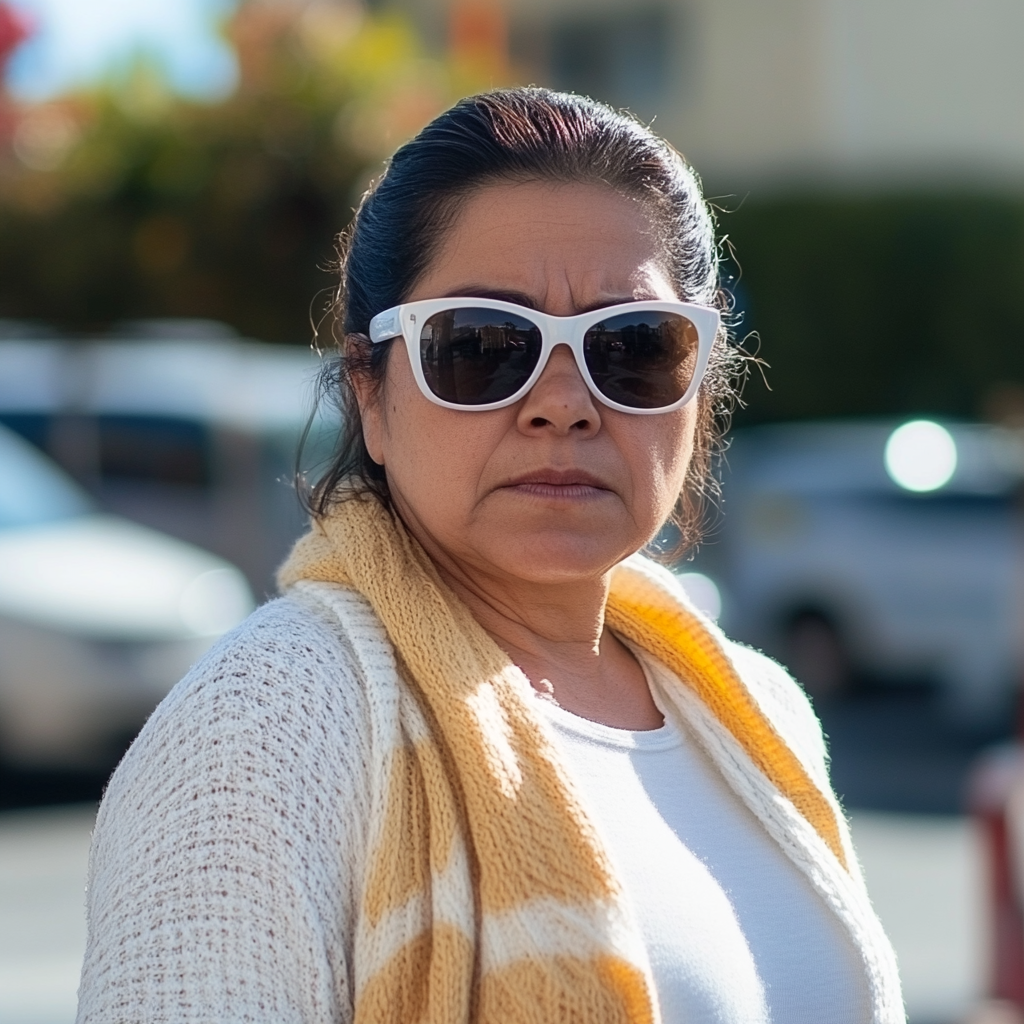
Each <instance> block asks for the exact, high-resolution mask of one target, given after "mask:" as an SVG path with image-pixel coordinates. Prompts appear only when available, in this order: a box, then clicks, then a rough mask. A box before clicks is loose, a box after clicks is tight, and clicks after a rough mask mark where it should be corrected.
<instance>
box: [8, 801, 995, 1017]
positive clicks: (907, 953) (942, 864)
mask: <svg viewBox="0 0 1024 1024" xmlns="http://www.w3.org/2000/svg"><path fill="white" fill-rule="evenodd" d="M93 813H94V807H93V805H91V804H85V805H76V806H71V807H58V808H45V809H39V810H28V811H7V812H4V813H3V814H0V1021H3V1022H4V1024H71V1022H72V1021H73V1020H74V1016H75V990H76V987H77V985H78V968H79V963H80V961H81V957H82V950H83V948H84V945H85V922H84V918H83V909H82V908H83V900H84V891H83V890H84V884H85V872H86V863H87V859H88V850H89V831H90V829H91V827H92V820H93ZM854 836H855V839H856V842H857V846H858V849H859V851H860V854H861V859H862V861H863V863H864V867H865V872H866V874H867V878H868V885H869V887H870V889H871V892H872V895H873V897H874V900H875V905H876V906H877V908H878V912H879V914H880V915H881V917H882V920H883V921H884V922H885V925H886V927H887V929H888V931H889V934H890V935H891V936H892V939H893V942H894V943H895V945H896V949H897V953H898V954H899V957H900V964H901V969H902V972H903V979H904V985H905V991H906V995H907V1002H908V1006H909V1009H910V1013H911V1018H910V1019H911V1022H912V1024H950V1022H954V1021H958V1020H960V1019H961V1018H962V1017H963V1014H964V1013H965V1012H966V1010H967V1009H968V1008H969V1006H970V1005H971V1003H972V1002H973V1001H974V999H975V998H976V996H977V994H978V991H979V988H980V984H981V978H982V972H983V955H984V953H983V941H982V940H983V935H982V926H981V898H980V888H981V882H980V871H979V858H978V852H977V849H976V846H975V840H974V835H973V831H972V829H971V826H970V823H969V822H967V821H966V820H965V819H963V818H956V817H950V816H927V815H906V814H889V813H880V812H863V811H862V812H857V813H856V814H855V815H854Z"/></svg>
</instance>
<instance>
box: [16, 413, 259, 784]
mask: <svg viewBox="0 0 1024 1024" xmlns="http://www.w3.org/2000/svg"><path fill="white" fill-rule="evenodd" d="M252 607H253V598H252V593H251V591H250V589H249V586H248V584H247V582H246V580H245V577H244V576H243V575H242V573H241V572H240V571H239V570H238V569H237V568H235V567H234V566H233V565H231V564H229V563H228V562H226V561H224V560H223V559H221V558H217V557H215V556H214V555H212V554H209V553H208V552H206V551H203V550H201V549H199V548H196V547H193V546H192V545H190V544H185V543H183V542H182V541H179V540H175V539H174V538H171V537H168V536H166V535H164V534H162V533H158V532H156V531H154V530H151V529H148V528H146V527H143V526H140V525H138V524H136V523H132V522H129V521H128V520H126V519H122V518H119V517H116V516H111V515H107V514H102V513H100V512H98V511H97V510H96V507H95V506H94V504H93V502H92V501H91V499H90V498H89V497H88V496H87V495H86V494H85V493H84V492H83V491H82V490H81V489H80V488H79V487H78V486H77V485H76V484H75V483H74V482H73V481H72V480H70V479H69V478H68V477H67V476H66V475H65V474H64V473H63V472H61V471H60V470H59V469H58V467H57V466H55V465H54V464H53V463H52V462H51V461H50V460H49V459H47V458H45V457H44V456H43V455H42V454H40V453H39V451H38V450H37V449H35V448H34V447H33V446H31V445H30V444H28V443H27V442H26V441H24V440H22V439H21V438H20V437H18V436H17V435H16V434H14V433H12V432H11V431H9V430H7V429H5V428H3V427H0V759H2V760H3V761H5V762H7V763H12V764H16V765H19V766H22V767H47V768H57V767H59V768H85V767H105V766H108V765H109V762H110V759H111V758H112V757H115V756H116V755H117V754H118V753H119V751H120V750H121V749H123V746H124V743H125V741H126V740H128V739H130V738H131V736H132V735H134V733H135V732H136V731H137V729H138V728H139V726H140V725H141V724H142V722H143V721H144V720H145V718H146V716H147V715H148V714H149V712H150V711H151V710H152V709H153V707H154V706H155V705H156V704H157V702H158V701H159V700H160V699H161V698H162V697H163V696H164V694H166V693H167V691H168V690H169V689H170V688H171V687H172V686H173V685H174V684H175V683H176V682H177V681H178V680H179V679H180V678H181V677H182V675H184V673H185V672H186V671H187V670H188V668H189V666H190V665H191V664H192V663H193V662H194V661H195V660H196V658H198V656H199V655H200V654H202V652H203V651H204V650H206V648H207V647H208V646H209V645H210V644H211V643H212V642H213V640H214V639H215V638H216V637H217V636H219V635H220V634H222V633H224V632H225V631H226V630H228V629H230V628H231V627H232V626H234V625H236V624H237V623H238V622H240V621H241V620H242V619H243V618H244V617H245V616H246V615H247V614H248V613H249V611H250V610H251V609H252Z"/></svg>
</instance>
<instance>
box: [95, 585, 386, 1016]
mask: <svg viewBox="0 0 1024 1024" xmlns="http://www.w3.org/2000/svg"><path fill="white" fill-rule="evenodd" d="M352 665H353V661H352V658H351V655H350V654H349V653H348V652H347V651H346V648H345V642H344V638H343V637H342V636H341V635H340V633H339V631H338V627H337V623H334V624H333V627H332V625H331V624H330V623H329V622H328V621H326V620H325V618H324V613H323V612H322V610H318V608H317V607H316V606H315V605H314V604H312V603H309V604H307V603H305V602H303V601H302V600H301V599H300V598H294V597H289V598H283V599H280V600H278V601H275V602H272V603H271V604H269V605H267V606H264V607H263V608H261V609H259V610H258V611H257V612H256V613H254V615H253V616H251V617H250V618H249V619H248V620H247V622H245V623H243V625H242V626H241V627H239V629H238V630H236V631H235V632H234V633H233V634H231V635H229V636H228V637H226V638H224V639H223V640H222V641H221V642H220V643H219V644H218V645H217V646H215V647H214V648H213V649H212V650H211V651H210V652H209V653H208V654H207V656H206V657H205V658H204V659H203V660H202V661H201V662H200V663H199V664H198V665H196V666H195V668H193V670H192V671H191V672H190V673H189V675H188V676H186V678H185V679H184V680H182V682H181V683H179V684H178V686H177V687H176V688H175V689H174V690H173V691H172V692H171V694H170V695H169V696H168V697H167V699H166V700H165V701H164V702H163V703H162V704H161V706H160V707H159V708H158V709H157V711H156V712H154V714H153V716H152V717H151V719H150V720H149V722H148V723H147V724H146V726H145V728H144V729H143V730H142V732H141V733H140V735H139V737H138V738H137V740H136V741H135V743H134V744H133V745H132V747H131V749H130V750H129V752H128V753H127V754H126V756H125V758H124V760H123V761H122V763H121V764H120V766H119V767H118V769H117V771H116V772H115V774H114V776H113V777H112V779H111V782H110V785H109V787H108V789H107V792H106V795H105V796H104V799H103V803H102V805H101V807H100V812H99V816H98V819H97V824H96V831H95V835H94V837H93V848H92V853H91V857H90V869H89V883H88V895H87V914H88V944H87V950H86V955H85V962H84V966H83V972H82V981H81V987H80V989H79V1008H78V1018H77V1019H78V1022H79V1024H113V1022H129V1021H130V1022H139V1024H142V1022H171V1021H173V1022H180V1024H193V1022H195V1024H199V1022H202V1024H214V1022H217V1024H231V1022H236V1021H238V1022H242V1021H246V1022H254V1024H262V1022H266V1024H312V1022H314V1021H315V1022H317V1024H325V1022H340V1024H348V1022H349V1021H350V1020H351V1015H352V991H353V979H352V950H351V942H352V938H351V937H352V934H353V930H354V920H355V908H356V899H357V895H356V894H357V892H358V889H359V884H360V879H361V875H362V863H363V854H364V848H365V835H364V829H365V823H366V821H367V818H368V813H367V805H368V801H369V798H370V795H369V794H370V783H369V780H368V771H369V769H368V767H367V765H368V756H367V749H368V743H369V740H368V729H367V727H366V723H367V720H368V710H367V707H366V697H365V693H364V692H363V689H362V686H361V685H359V684H358V682H357V680H356V674H355V672H354V670H353V669H352Z"/></svg>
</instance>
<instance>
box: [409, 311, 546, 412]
mask: <svg viewBox="0 0 1024 1024" xmlns="http://www.w3.org/2000/svg"><path fill="white" fill-rule="evenodd" d="M540 350H541V336H540V329H539V328H538V327H537V326H536V325H535V324H533V323H531V322H530V321H529V320H527V319H526V318H525V317H521V316H516V314H515V313H507V312H505V311H504V310H498V309H487V308H485V307H477V308H471V309H447V310H444V311H443V312H441V313H435V314H434V315H433V316H432V317H430V318H429V319H428V320H427V322H426V323H425V324H424V325H423V330H422V331H421V332H420V361H421V364H422V366H423V375H424V377H426V380H427V385H428V387H429V388H430V390H431V391H432V392H433V393H434V394H435V395H437V397H438V398H440V399H442V400H443V401H445V402H451V403H453V404H455V405H487V404H488V403H489V402H500V401H502V400H503V399H505V398H509V397H510V396H512V395H514V394H515V393H516V392H517V391H518V390H519V389H520V388H521V387H522V386H523V385H524V384H525V383H526V382H527V380H529V377H530V374H531V373H533V371H534V368H535V367H536V366H537V360H538V359H539V358H540Z"/></svg>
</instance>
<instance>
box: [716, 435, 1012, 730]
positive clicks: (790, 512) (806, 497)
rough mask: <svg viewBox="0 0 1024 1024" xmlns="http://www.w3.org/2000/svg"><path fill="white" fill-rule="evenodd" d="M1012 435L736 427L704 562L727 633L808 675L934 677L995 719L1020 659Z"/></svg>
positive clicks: (895, 679)
mask: <svg viewBox="0 0 1024 1024" xmlns="http://www.w3.org/2000/svg"><path fill="white" fill-rule="evenodd" d="M1022 480H1024V445H1022V441H1021V438H1020V436H1019V435H1018V434H1017V433H1016V432H1013V431H1008V430H1004V429H1000V428H997V427H991V426H986V425H983V424H970V423H959V424H957V423H948V424H938V423H934V422H930V421H915V422H911V423H903V424H901V423H896V422H886V421H862V422H832V423H801V424H789V425H779V426H771V427H758V428H753V429H748V430H744V431H739V432H738V434H737V437H736V440H735V444H734V447H733V448H732V450H731V451H730V452H729V456H728V470H727V472H726V476H725V481H724V487H725V496H726V502H725V515H724V517H723V520H722V524H721V527H720V530H719V531H718V536H717V543H715V544H712V545H710V546H709V547H708V549H707V552H706V554H707V556H708V557H707V558H706V559H705V560H704V562H703V563H702V565H703V567H705V568H706V569H707V571H709V572H710V573H711V574H712V575H713V576H714V577H715V579H716V580H717V581H718V582H719V583H720V584H721V585H722V588H723V592H724V596H723V620H724V624H725V627H726V628H727V629H728V630H729V631H730V632H731V633H732V634H733V635H735V636H737V637H738V638H740V639H743V640H746V641H748V642H750V643H752V644H755V645H756V646H758V647H762V648H764V649H765V650H767V651H769V652H770V653H772V654H774V655H776V656H778V657H779V658H780V659H781V660H783V661H784V662H786V663H787V664H788V665H789V666H790V667H791V668H792V669H793V671H794V674H795V675H796V676H797V678H798V679H800V680H801V682H803V683H804V684H805V685H806V686H807V688H808V689H809V690H811V691H812V692H814V693H818V694H825V693H828V692H834V691H836V690H839V689H842V688H843V687H845V686H848V685H849V684H850V683H851V682H853V681H855V680H856V679H857V678H873V679H875V680H879V681H884V682H887V683H889V684H891V685H895V686H899V685H908V684H918V683H926V684H931V685H934V686H937V687H938V689H939V691H940V693H941V695H942V698H943V702H944V704H945V706H946V708H947V710H948V712H949V714H950V715H951V716H952V717H953V718H954V719H955V720H957V721H960V722H964V723H977V724H981V723H986V722H988V723H995V722H996V721H998V719H999V718H1000V716H1005V715H1006V714H1007V713H1008V712H1009V709H1010V707H1011V705H1012V702H1013V700H1014V699H1015V697H1016V694H1017V692H1018V688H1019V685H1020V680H1021V678H1022V672H1024V651H1022V643H1021V641H1022V637H1024V630H1022V628H1021V627H1022V625H1024V519H1022V517H1021V505H1020V497H1019V496H1020V493H1021V482H1022Z"/></svg>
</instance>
